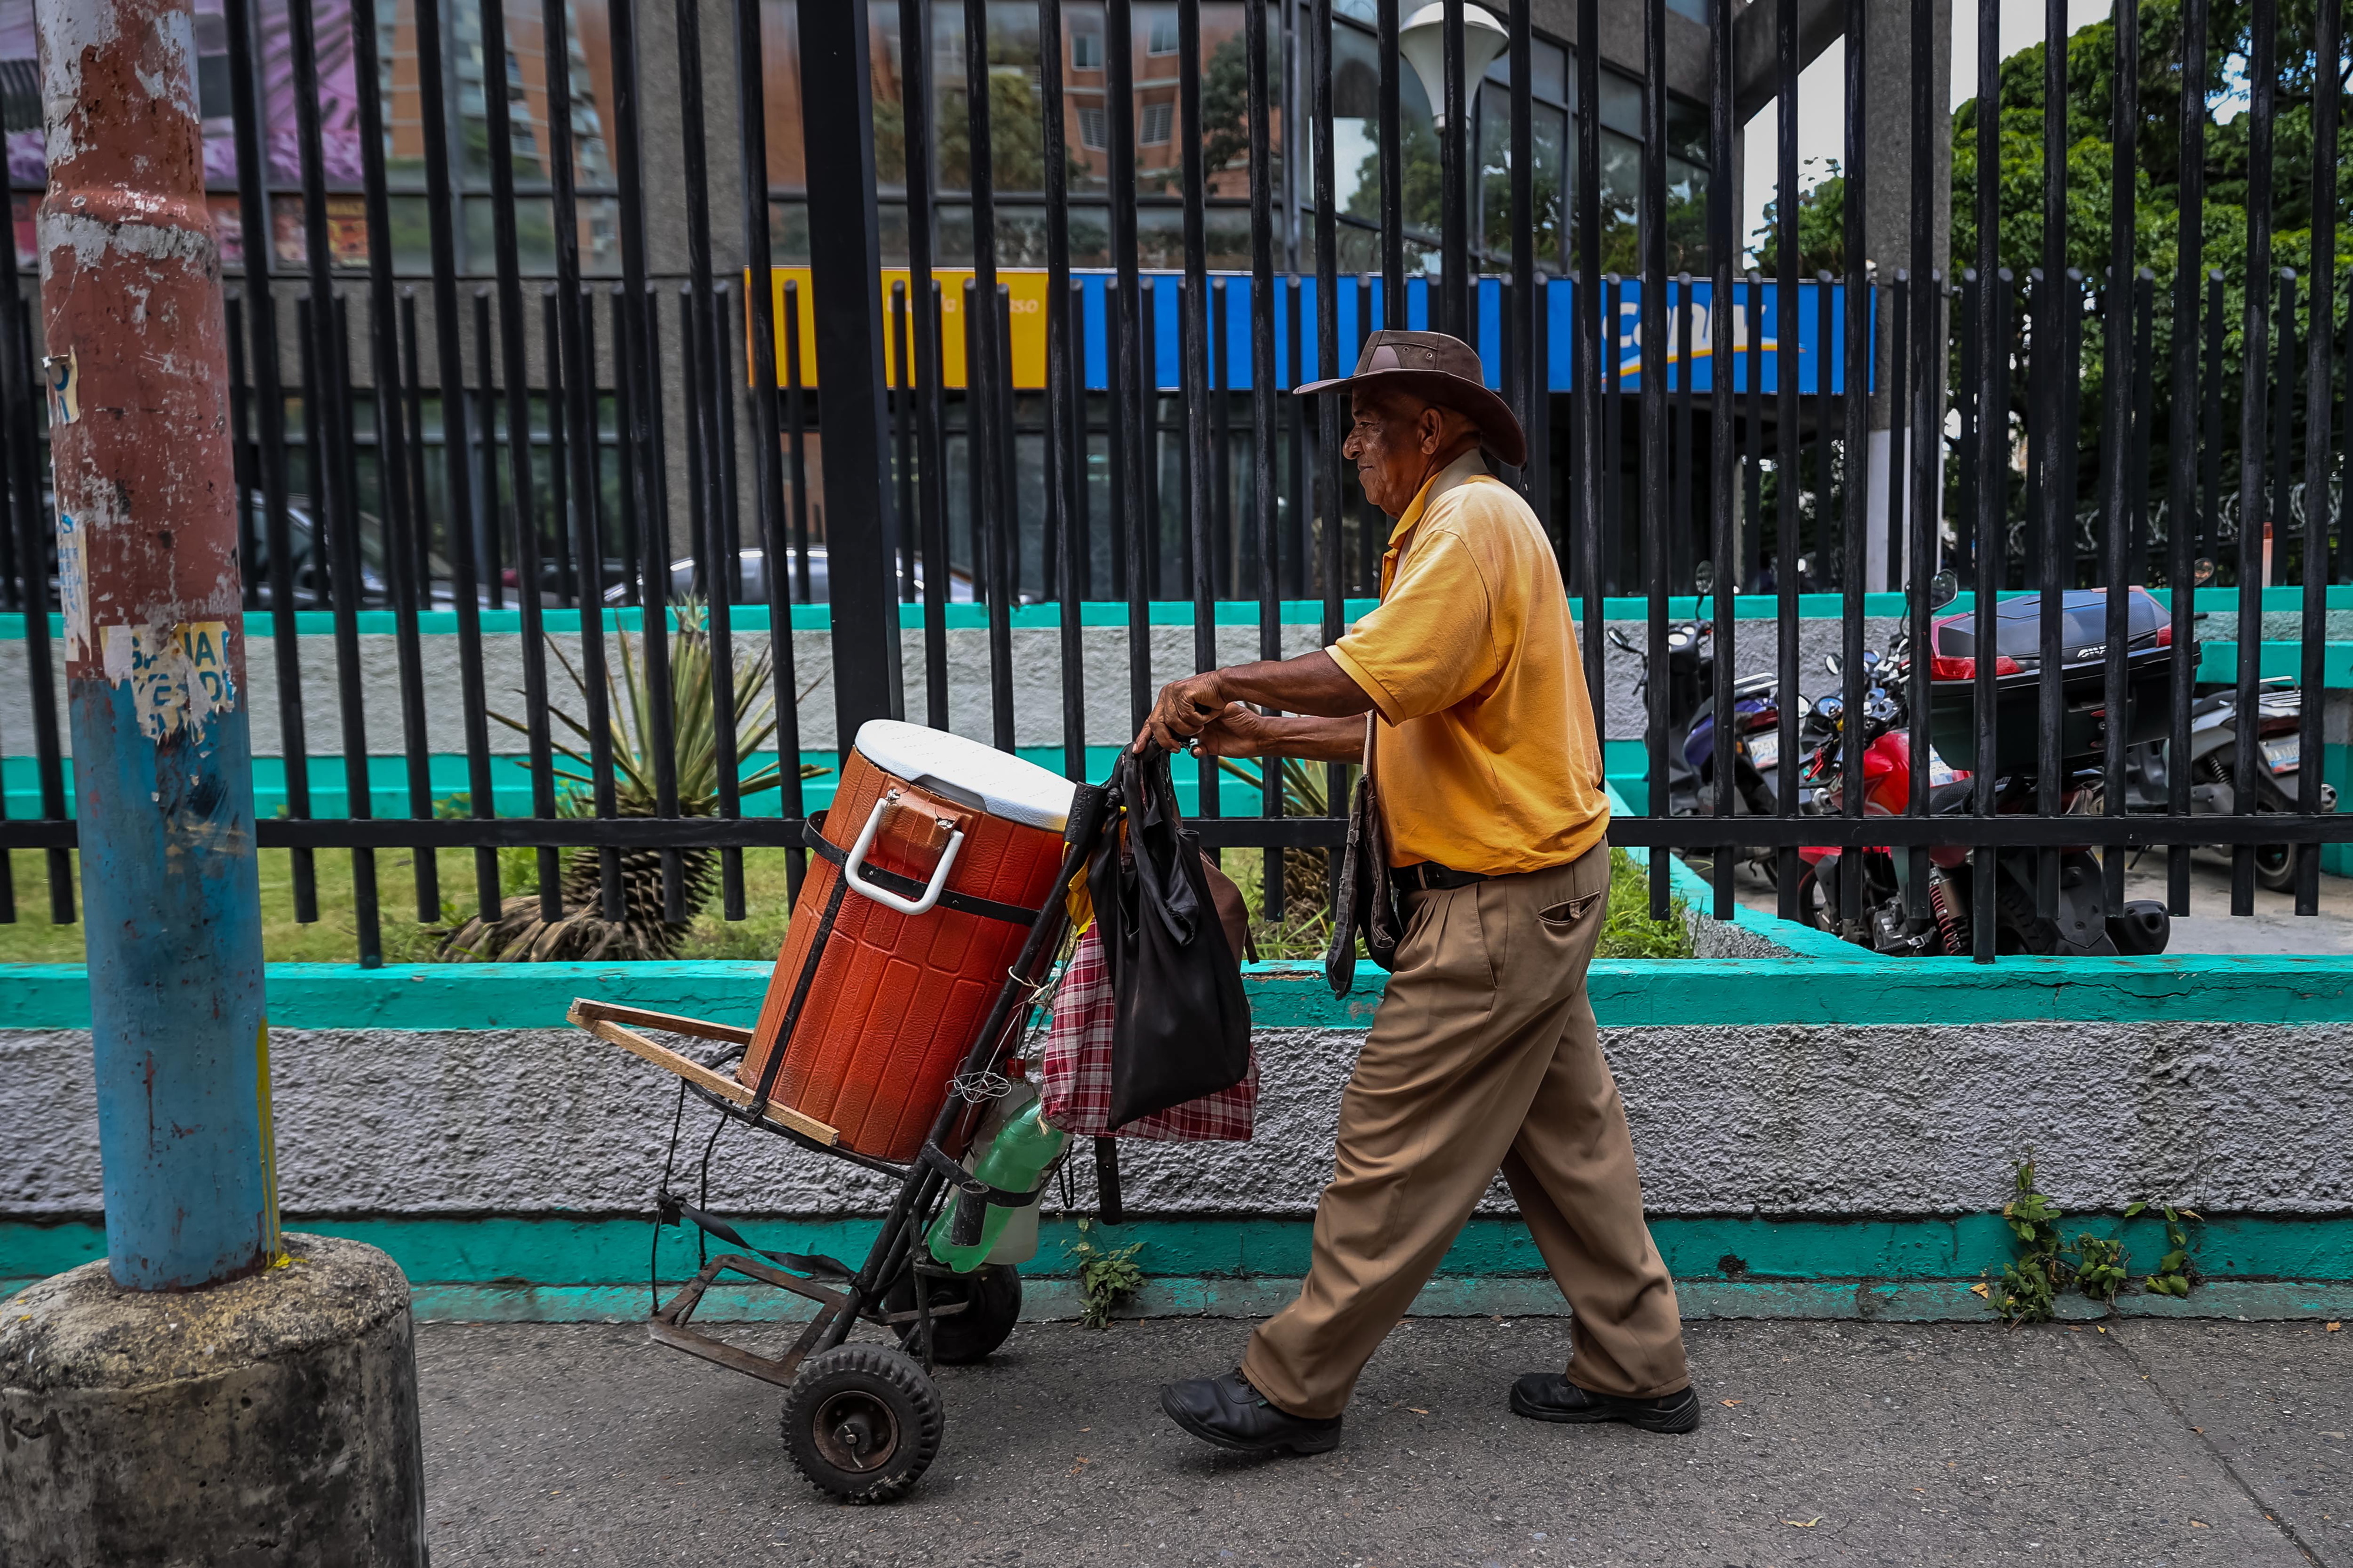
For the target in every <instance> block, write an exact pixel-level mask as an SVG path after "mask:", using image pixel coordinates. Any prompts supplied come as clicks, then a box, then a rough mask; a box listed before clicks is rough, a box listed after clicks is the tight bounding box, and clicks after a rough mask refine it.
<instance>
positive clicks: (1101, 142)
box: [1079, 109, 1111, 153]
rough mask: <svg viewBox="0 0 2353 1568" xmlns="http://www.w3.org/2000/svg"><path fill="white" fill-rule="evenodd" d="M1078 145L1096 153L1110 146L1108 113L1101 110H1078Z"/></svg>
mask: <svg viewBox="0 0 2353 1568" xmlns="http://www.w3.org/2000/svg"><path fill="white" fill-rule="evenodd" d="M1079 144H1080V145H1081V146H1082V147H1087V148H1090V149H1092V151H1095V152H1098V153H1099V152H1101V151H1103V149H1104V148H1105V147H1108V146H1110V145H1111V129H1110V116H1109V113H1108V111H1106V110H1101V109H1082V110H1079Z"/></svg>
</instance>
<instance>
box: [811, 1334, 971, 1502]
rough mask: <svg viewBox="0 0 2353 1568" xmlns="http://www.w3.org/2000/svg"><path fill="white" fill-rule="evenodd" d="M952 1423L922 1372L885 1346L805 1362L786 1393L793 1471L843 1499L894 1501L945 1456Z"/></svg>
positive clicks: (840, 1349)
mask: <svg viewBox="0 0 2353 1568" xmlns="http://www.w3.org/2000/svg"><path fill="white" fill-rule="evenodd" d="M945 1425H946V1416H945V1413H944V1411H943V1410H942V1408H941V1406H940V1393H939V1390H938V1389H937V1388H935V1387H934V1386H933V1384H932V1380H931V1379H930V1378H928V1377H926V1376H924V1375H923V1368H922V1367H920V1366H917V1365H916V1364H915V1363H914V1362H913V1360H912V1359H911V1358H910V1357H908V1356H907V1355H905V1354H903V1353H902V1352H899V1351H894V1350H890V1349H887V1348H886V1347H884V1346H881V1345H871V1344H853V1345H836V1346H835V1347H834V1348H833V1349H831V1350H829V1351H825V1352H821V1353H819V1354H817V1355H813V1356H811V1357H809V1358H808V1360H807V1361H806V1362H803V1363H801V1370H800V1375H799V1376H798V1377H797V1378H795V1379H794V1380H793V1385H792V1387H791V1388H790V1389H789V1390H788V1391H787V1392H786V1394H785V1414H784V1435H785V1451H786V1453H787V1454H790V1455H791V1456H792V1460H793V1468H796V1469H797V1470H799V1471H800V1473H801V1474H802V1475H803V1476H804V1477H806V1478H807V1479H808V1480H809V1482H810V1483H811V1484H812V1485H814V1486H816V1487H817V1488H818V1489H819V1490H821V1491H827V1492H831V1493H832V1494H833V1495H834V1496H835V1497H838V1498H839V1499H841V1500H843V1501H845V1502H853V1503H873V1502H890V1501H892V1500H895V1499H897V1498H900V1497H902V1496H903V1495H905V1493H906V1492H907V1490H908V1489H909V1488H911V1487H913V1485H914V1484H915V1482H916V1480H917V1479H920V1478H921V1477H922V1475H923V1472H924V1471H925V1470H927V1469H929V1468H931V1463H932V1460H933V1458H934V1457H935V1456H937V1454H938V1453H939V1451H940V1431H941V1428H942V1427H943V1426H945Z"/></svg>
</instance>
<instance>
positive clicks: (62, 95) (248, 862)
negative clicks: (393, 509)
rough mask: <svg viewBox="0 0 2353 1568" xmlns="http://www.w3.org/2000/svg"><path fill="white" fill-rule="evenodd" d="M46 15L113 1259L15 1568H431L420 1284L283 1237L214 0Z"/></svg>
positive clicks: (53, 324)
mask: <svg viewBox="0 0 2353 1568" xmlns="http://www.w3.org/2000/svg"><path fill="white" fill-rule="evenodd" d="M243 3H244V0H232V4H243ZM295 3H296V4H298V5H307V4H309V0H295ZM36 21H37V27H38V33H39V40H40V65H41V97H42V123H43V130H44V132H45V134H46V140H47V155H48V178H49V184H48V190H47V195H45V196H44V197H43V199H42V202H41V207H40V215H39V221H38V231H37V232H38V244H39V249H40V268H41V305H42V321H43V329H44V331H43V336H44V340H45V347H46V351H47V353H46V357H45V359H44V361H43V370H44V380H45V382H46V384H47V397H48V404H49V435H50V451H51V455H52V458H53V462H54V466H55V480H56V492H57V507H58V520H57V521H58V599H59V609H60V610H61V612H62V615H63V618H64V621H65V644H66V686H67V691H68V698H69V717H70V721H71V724H72V730H73V749H74V796H75V815H76V818H77V822H78V830H79V845H80V850H81V867H82V898H83V910H84V920H83V931H84V940H85V942H86V944H87V951H88V960H89V971H90V1023H91V1030H90V1033H91V1049H92V1057H93V1062H94V1068H95V1078H96V1085H97V1091H98V1092H97V1100H98V1122H99V1154H100V1162H101V1166H102V1189H103V1196H104V1203H105V1209H106V1239H107V1260H106V1262H105V1263H104V1264H103V1265H100V1264H96V1263H92V1264H87V1265H84V1266H83V1267H82V1268H76V1269H72V1270H69V1271H68V1272H66V1273H64V1274H60V1275H57V1276H54V1277H53V1278H51V1279H45V1280H42V1281H41V1282H39V1283H38V1284H37V1285H34V1286H33V1287H31V1288H30V1289H26V1290H25V1291H24V1292H22V1293H21V1294H19V1295H17V1296H16V1297H15V1298H13V1299H12V1300H10V1301H9V1302H8V1306H7V1310H6V1311H5V1314H0V1388H5V1390H6V1391H7V1403H8V1409H7V1420H8V1430H9V1433H10V1438H9V1441H8V1442H7V1443H6V1444H5V1445H0V1562H16V1561H25V1562H34V1561H38V1562H45V1563H46V1562H60V1563H63V1562H73V1563H128V1562H161V1561H165V1560H171V1561H188V1562H213V1561H223V1560H227V1559H230V1558H242V1557H245V1556H248V1555H250V1554H251V1553H252V1552H256V1551H259V1550H263V1549H262V1548H260V1547H257V1546H256V1545H255V1542H269V1547H268V1549H267V1550H268V1552H269V1554H270V1555H272V1556H277V1555H280V1554H282V1555H283V1557H284V1558H285V1560H287V1561H290V1562H292V1561H302V1562H326V1563H367V1564H376V1563H382V1564H392V1563H404V1564H421V1563H423V1562H424V1554H425V1544H424V1488H423V1466H422V1462H421V1452H420V1444H419V1440H418V1432H417V1367H416V1353H415V1344H414V1331H413V1328H412V1326H411V1322H410V1318H409V1309H408V1285H407V1281H406V1279H405V1278H403V1276H402V1275H401V1272H400V1270H399V1269H398V1268H396V1267H395V1266H394V1264H393V1262H392V1260H391V1259H390V1258H386V1257H385V1255H384V1254H382V1253H381V1252H378V1251H376V1250H375V1248H373V1247H360V1246H357V1245H355V1244H353V1243H349V1242H342V1241H336V1240H333V1239H332V1238H329V1237H285V1238H283V1243H284V1244H281V1238H280V1235H279V1228H278V1195H277V1181H276V1170H275V1152H274V1146H273V1143H274V1141H273V1135H272V1131H271V1125H270V1106H269V1032H268V1023H267V1020H266V1018H265V1016H264V1011H263V1009H264V1002H265V998H264V994H263V975H262V957H261V895H260V886H259V875H258V869H259V868H258V866H257V863H256V858H255V847H254V824H253V758H252V747H251V742H250V736H249V734H248V718H247V706H246V682H245V673H246V670H245V662H246V661H245V626H244V620H243V616H242V615H241V613H240V610H239V602H240V579H239V565H240V563H239V562H238V559H237V486H236V478H235V468H234V454H233V450H232V447H231V437H230V430H229V380H228V354H227V329H226V323H225V318H224V312H223V309H222V300H221V263H220V249H219V245H218V242H217V239H216V236H215V233H214V228H213V222H212V217H211V215H210V213H209V211H208V210H207V208H206V201H205V193H204V149H203V140H202V134H201V128H200V123H199V120H198V110H197V100H196V79H195V65H196V45H195V11H194V7H193V5H192V0H37V7H36ZM249 232H253V233H254V235H255V239H256V241H257V242H258V243H267V241H266V239H265V238H264V237H262V236H260V235H259V232H258V231H249ZM263 286H264V287H266V286H267V285H266V283H265V284H264V285H263ZM0 307H5V308H7V309H11V310H13V309H15V308H16V300H0ZM39 580H40V576H39V574H38V573H35V574H33V575H32V578H31V581H33V582H35V583H38V582H39Z"/></svg>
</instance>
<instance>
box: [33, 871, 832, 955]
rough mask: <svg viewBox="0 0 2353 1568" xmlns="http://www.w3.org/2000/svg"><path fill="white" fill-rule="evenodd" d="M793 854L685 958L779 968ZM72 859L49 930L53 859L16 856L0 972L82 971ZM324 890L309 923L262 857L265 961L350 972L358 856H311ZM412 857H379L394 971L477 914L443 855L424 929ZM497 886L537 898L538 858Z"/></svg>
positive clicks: (749, 874) (464, 877)
mask: <svg viewBox="0 0 2353 1568" xmlns="http://www.w3.org/2000/svg"><path fill="white" fill-rule="evenodd" d="M785 858H786V852H785V851H784V850H782V849H746V850H744V913H745V915H746V917H747V918H746V919H744V920H743V921H724V920H722V919H720V917H719V912H718V910H716V909H715V908H714V909H713V910H709V911H707V912H705V913H703V914H702V915H700V916H698V917H696V920H695V922H694V929H693V931H691V933H690V934H689V935H688V937H687V940H686V942H685V943H684V944H683V945H682V946H681V949H680V951H679V957H681V958H682V959H689V958H691V959H721V958H748V959H756V960H759V961H760V962H762V963H775V962H776V952H777V950H778V949H779V948H781V947H782V946H783V945H784V934H785V926H786V921H787V920H788V919H789V917H790V916H791V913H792V904H791V900H790V899H789V898H788V897H787V896H786V874H785ZM313 863H314V865H315V867H316V877H317V884H318V891H319V918H318V920H317V921H313V922H311V923H308V924H305V923H303V922H301V921H296V920H295V918H294V862H293V852H292V851H291V850H287V849H264V850H263V851H261V864H260V871H261V953H262V957H263V958H264V959H266V960H267V961H269V963H353V962H356V961H357V959H358V957H359V924H358V918H357V916H356V915H355V914H354V913H353V898H352V857H351V852H350V851H349V850H343V849H334V850H321V851H319V852H318V853H317V854H316V855H315V856H314V857H313ZM414 864H415V861H414V858H413V856H412V855H411V853H410V852H409V851H408V850H406V849H391V850H379V851H378V852H377V854H376V858H375V875H376V909H377V918H378V921H380V923H381V928H382V931H383V933H384V956H385V963H430V962H432V959H433V954H434V952H436V951H437V949H438V945H439V936H438V931H436V929H435V928H436V927H437V926H438V925H440V924H444V923H447V922H449V921H454V920H458V919H462V918H463V916H464V915H465V914H468V913H470V912H472V910H473V909H474V907H475V903H476V900H477V894H476V891H475V885H474V857H473V854H472V852H471V851H470V850H455V851H450V850H445V851H443V852H442V853H441V855H440V856H439V857H438V864H439V876H440V894H441V910H440V915H439V919H438V921H429V922H427V923H424V924H419V923H418V921H417V880H416V875H415V871H414ZM46 867H47V855H46V854H45V853H44V852H43V851H41V850H37V849H18V850H15V851H13V852H11V854H10V855H9V868H10V871H11V873H12V874H13V878H14V880H15V885H16V922H15V923H14V924H12V925H0V963H80V962H81V961H82V956H83V947H82V926H81V922H80V916H81V915H82V913H83V910H82V908H81V903H82V897H81V868H80V860H79V856H76V857H74V884H73V895H74V914H75V916H76V919H75V921H74V923H72V924H70V925H62V926H58V925H51V924H50V923H49V892H48V876H47V869H46ZM500 872H501V877H500V886H501V891H502V892H504V893H505V894H507V895H508V896H510V897H512V895H514V894H516V893H523V892H533V891H536V890H537V889H538V886H539V875H538V854H537V852H536V851H535V850H530V849H523V850H512V851H503V852H501V856H500Z"/></svg>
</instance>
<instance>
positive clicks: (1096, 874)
mask: <svg viewBox="0 0 2353 1568" xmlns="http://www.w3.org/2000/svg"><path fill="white" fill-rule="evenodd" d="M1111 787H1112V788H1113V790H1114V791H1116V792H1117V794H1118V797H1119V800H1120V801H1121V803H1122V804H1123V805H1124V807H1125V810H1124V813H1123V814H1122V816H1121V817H1120V819H1119V820H1118V822H1117V823H1116V825H1115V826H1113V829H1112V831H1110V832H1109V833H1106V834H1105V835H1104V837H1103V844H1102V846H1101V847H1099V848H1097V849H1096V851H1095V855H1094V859H1093V861H1092V863H1091V864H1090V865H1089V866H1088V868H1087V890H1088V893H1089V896H1090V897H1091V898H1092V900H1093V901H1094V910H1095V920H1096V921H1097V923H1098V924H1100V925H1101V926H1102V927H1103V956H1104V958H1105V959H1106V960H1107V961H1108V962H1109V963H1110V965H1111V974H1112V990H1113V995H1114V997H1115V998H1116V999H1117V1003H1118V1016H1117V1019H1116V1022H1115V1023H1114V1024H1113V1032H1112V1065H1111V1121H1112V1125H1113V1126H1114V1127H1117V1126H1123V1125H1124V1124H1125V1123H1127V1122H1130V1121H1134V1120H1135V1119H1136V1118H1137V1117H1140V1116H1149V1115H1151V1114H1153V1113H1154V1112H1155V1111H1159V1110H1167V1109H1168V1108H1169V1107H1171V1106H1174V1105H1182V1104H1184V1103H1185V1102H1186V1101H1187V1100H1198V1099H1200V1098H1201V1097H1202V1096H1203V1095H1205V1094H1215V1093H1217V1092H1218V1091H1219V1089H1230V1088H1232V1087H1233V1086H1234V1085H1235V1084H1238V1083H1240V1081H1241V1080H1242V1079H1243V1077H1244V1076H1245V1075H1246V1074H1248V1073H1249V1071H1250V1003H1249V1001H1248V999H1247V998H1246V997H1244V995H1243V994H1242V976H1241V965H1240V963H1238V962H1237V961H1236V959H1235V957H1234V952H1233V948H1232V946H1231V945H1230V944H1229V942H1227V940H1226V933H1225V930H1224V928H1223V927H1222V926H1221V925H1220V924H1219V920H1218V910H1217V907H1216V904H1215V903H1214V902H1213V900H1211V897H1210V893H1209V886H1208V878H1207V877H1206V876H1205V875H1204V874H1203V871H1202V864H1201V846H1200V840H1199V838H1198V837H1197V836H1196V835H1194V834H1192V833H1190V832H1187V830H1186V827H1185V823H1184V819H1183V818H1182V817H1180V816H1178V815H1177V814H1176V791H1175V789H1174V788H1173V787H1172V786H1171V785H1170V783H1169V778H1168V758H1167V754H1166V752H1159V751H1156V750H1155V751H1154V752H1152V753H1151V755H1150V757H1149V758H1148V759H1147V758H1144V757H1138V756H1136V755H1135V754H1134V752H1123V753H1121V756H1120V760H1119V765H1118V767H1117V768H1116V769H1115V770H1113V773H1112V780H1111Z"/></svg>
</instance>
